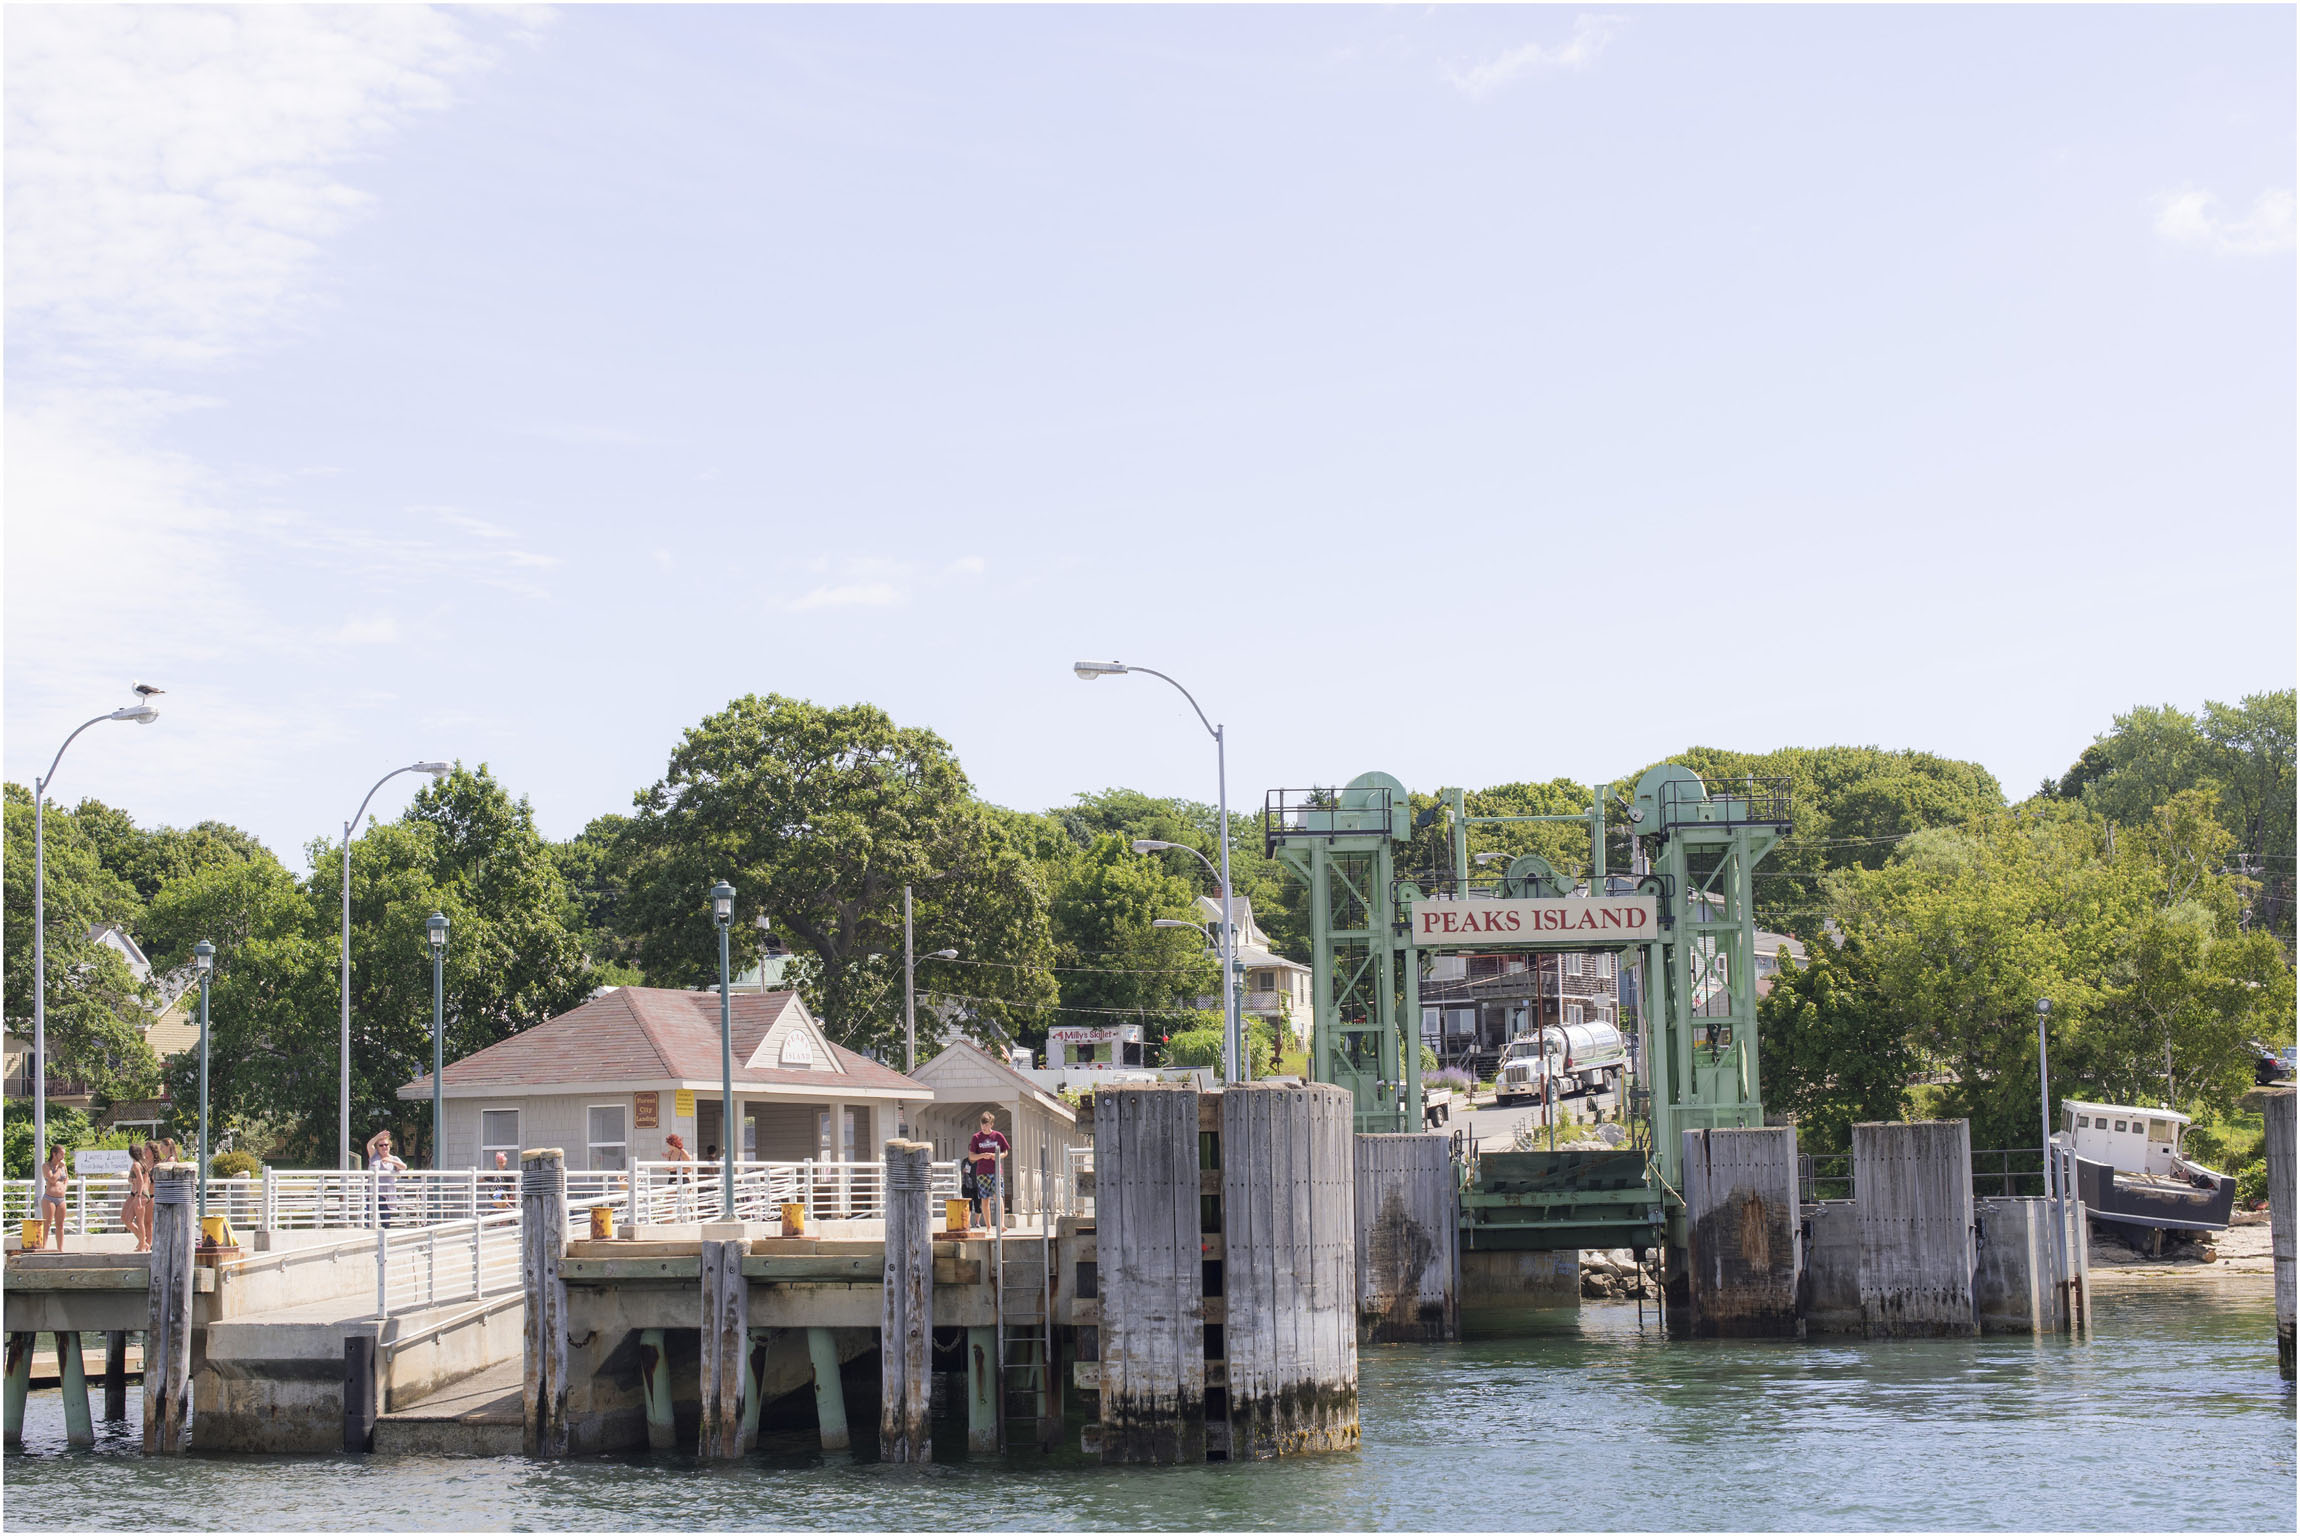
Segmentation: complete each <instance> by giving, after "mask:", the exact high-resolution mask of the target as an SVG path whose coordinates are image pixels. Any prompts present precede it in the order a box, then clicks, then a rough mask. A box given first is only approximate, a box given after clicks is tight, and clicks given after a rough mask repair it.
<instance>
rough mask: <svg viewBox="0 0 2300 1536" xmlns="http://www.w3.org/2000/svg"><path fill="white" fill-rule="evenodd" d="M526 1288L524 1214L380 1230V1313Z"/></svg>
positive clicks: (377, 1291) (386, 1314)
mask: <svg viewBox="0 0 2300 1536" xmlns="http://www.w3.org/2000/svg"><path fill="white" fill-rule="evenodd" d="M519 1286H520V1270H519V1212H518V1210H517V1209H512V1210H507V1211H499V1212H497V1213H495V1214H494V1215H492V1216H482V1217H479V1218H477V1219H476V1220H471V1221H449V1222H442V1223H440V1224H438V1225H435V1226H427V1227H419V1228H416V1229H415V1230H413V1231H407V1232H401V1231H394V1230H393V1229H391V1228H390V1227H383V1228H379V1229H378V1230H377V1232H376V1234H375V1313H376V1316H378V1317H391V1316H394V1315H396V1314H398V1313H401V1312H418V1311H422V1310H424V1309H426V1308H429V1307H438V1306H445V1305H447V1304H449V1303H451V1302H458V1301H478V1300H481V1299H483V1298H485V1297H489V1296H499V1295H502V1294H503V1293H505V1292H507V1291H515V1290H517V1289H519Z"/></svg>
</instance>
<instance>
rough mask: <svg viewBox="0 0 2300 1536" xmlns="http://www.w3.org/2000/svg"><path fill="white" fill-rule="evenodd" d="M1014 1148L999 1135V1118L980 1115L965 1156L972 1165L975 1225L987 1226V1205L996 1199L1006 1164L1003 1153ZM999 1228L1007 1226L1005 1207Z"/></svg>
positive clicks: (988, 1212) (1001, 1207) (986, 1114)
mask: <svg viewBox="0 0 2300 1536" xmlns="http://www.w3.org/2000/svg"><path fill="white" fill-rule="evenodd" d="M1012 1150H1013V1148H1012V1147H1010V1146H1009V1145H1008V1144H1007V1140H1006V1138H1005V1137H1004V1136H1003V1135H1001V1134H1000V1133H999V1129H998V1119H997V1117H996V1116H995V1115H993V1114H991V1113H990V1111H988V1110H984V1111H983V1113H982V1124H981V1126H980V1127H979V1128H978V1129H977V1130H976V1131H975V1133H974V1136H973V1138H972V1139H971V1140H969V1141H968V1142H967V1144H966V1153H967V1156H968V1157H969V1158H971V1159H972V1160H973V1162H974V1224H975V1225H976V1226H978V1227H986V1226H988V1225H990V1203H991V1202H992V1201H993V1200H996V1199H997V1198H998V1194H999V1184H1000V1179H999V1175H1000V1173H1001V1172H1002V1171H1003V1166H1002V1165H1003V1164H1004V1163H1005V1162H1006V1154H1007V1153H1008V1152H1010V1151H1012ZM998 1224H999V1225H1000V1226H1004V1225H1006V1213H1005V1207H1004V1206H1003V1205H1002V1206H1000V1208H999V1223H998Z"/></svg>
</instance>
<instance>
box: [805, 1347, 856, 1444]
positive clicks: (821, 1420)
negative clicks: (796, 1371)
mask: <svg viewBox="0 0 2300 1536" xmlns="http://www.w3.org/2000/svg"><path fill="white" fill-rule="evenodd" d="M807 1363H808V1364H809V1366H810V1367H812V1369H813V1372H814V1380H815V1423H816V1426H817V1431H818V1433H819V1434H820V1436H821V1439H822V1447H823V1449H824V1450H826V1451H843V1450H846V1449H848V1446H849V1440H848V1431H847V1398H846V1387H845V1385H844V1384H843V1383H842V1382H841V1381H840V1380H839V1347H838V1341H837V1340H835V1339H833V1338H832V1337H831V1331H830V1330H829V1329H828V1328H809V1329H808V1330H807Z"/></svg>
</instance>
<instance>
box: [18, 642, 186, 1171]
mask: <svg viewBox="0 0 2300 1536" xmlns="http://www.w3.org/2000/svg"><path fill="white" fill-rule="evenodd" d="M164 691H165V690H163V689H159V688H154V687H153V686H152V685H151V684H149V683H138V684H137V685H136V694H137V700H136V702H135V703H133V704H129V705H125V706H123V707H121V708H119V709H115V710H113V711H112V712H111V713H110V714H108V715H98V716H97V717H96V718H95V719H93V720H88V721H84V722H82V723H81V725H80V729H79V730H76V731H74V732H73V733H72V734H71V735H69V736H67V737H65V738H64V745H63V746H61V747H58V748H57V749H56V756H55V759H54V761H52V762H50V763H49V764H48V772H47V774H46V776H45V777H42V778H37V779H34V780H33V781H32V1168H33V1171H34V1174H35V1176H37V1174H38V1172H39V1170H40V1169H43V1168H45V1167H47V1166H48V826H47V811H48V786H49V785H51V784H53V783H55V782H56V769H57V767H58V766H59V765H60V764H62V762H63V761H64V753H65V752H66V750H67V749H69V748H70V747H71V745H72V743H73V742H75V741H78V740H79V739H80V731H84V730H86V729H87V728H88V727H89V726H91V725H101V724H103V723H104V722H105V721H106V720H133V721H135V722H136V723H137V724H138V725H150V724H151V723H152V722H153V721H154V720H157V719H159V718H160V712H159V710H158V709H157V708H155V707H154V706H153V704H152V696H153V695H154V694H157V693H161V692H164Z"/></svg>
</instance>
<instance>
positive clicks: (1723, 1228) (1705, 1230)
mask: <svg viewBox="0 0 2300 1536" xmlns="http://www.w3.org/2000/svg"><path fill="white" fill-rule="evenodd" d="M1685 1219H1686V1227H1687V1230H1688V1233H1689V1235H1690V1238H1691V1250H1690V1256H1689V1274H1688V1278H1689V1282H1690V1283H1689V1286H1688V1290H1689V1293H1690V1299H1691V1302H1692V1306H1691V1308H1690V1311H1691V1313H1692V1316H1691V1317H1690V1319H1689V1320H1688V1321H1689V1323H1690V1331H1691V1332H1692V1333H1693V1334H1695V1335H1696V1336H1698V1337H1701V1338H1744V1339H1747V1338H1803V1337H1804V1334H1805V1322H1804V1318H1803V1316H1802V1315H1801V1313H1800V1311H1799V1308H1798V1305H1797V1278H1798V1273H1799V1271H1800V1270H1801V1269H1802V1267H1803V1264H1804V1248H1803V1237H1802V1230H1803V1222H1802V1221H1801V1219H1800V1212H1799V1209H1798V1204H1797V1131H1796V1127H1794V1126H1765V1127H1751V1128H1749V1129H1745V1130H1733V1129H1718V1130H1693V1131H1687V1132H1685Z"/></svg>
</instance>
